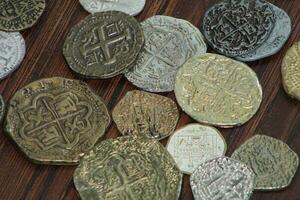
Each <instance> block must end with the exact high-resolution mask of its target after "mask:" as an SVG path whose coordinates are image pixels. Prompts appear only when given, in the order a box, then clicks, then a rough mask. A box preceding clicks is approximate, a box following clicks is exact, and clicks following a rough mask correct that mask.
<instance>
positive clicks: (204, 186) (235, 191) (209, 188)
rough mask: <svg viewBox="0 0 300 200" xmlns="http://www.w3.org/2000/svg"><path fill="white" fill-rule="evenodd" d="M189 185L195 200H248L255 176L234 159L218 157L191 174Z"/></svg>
mask: <svg viewBox="0 0 300 200" xmlns="http://www.w3.org/2000/svg"><path fill="white" fill-rule="evenodd" d="M190 183H191V187H192V191H193V195H194V198H195V200H202V199H209V200H220V199H222V200H233V199H238V200H248V199H250V197H251V194H252V191H253V187H254V183H255V174H254V173H253V171H252V170H251V169H250V168H248V167H247V166H246V165H244V164H242V163H240V162H238V161H236V160H234V159H231V158H227V157H220V158H216V159H214V160H210V161H207V162H205V163H203V164H201V165H200V166H199V167H198V168H197V169H196V170H195V171H194V173H193V174H192V176H191V178H190Z"/></svg>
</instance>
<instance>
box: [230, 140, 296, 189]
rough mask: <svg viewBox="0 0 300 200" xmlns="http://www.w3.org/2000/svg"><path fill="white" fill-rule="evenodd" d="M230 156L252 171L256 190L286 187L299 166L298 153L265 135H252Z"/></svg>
mask: <svg viewBox="0 0 300 200" xmlns="http://www.w3.org/2000/svg"><path fill="white" fill-rule="evenodd" d="M231 157H232V158H234V159H236V160H239V161H241V162H243V163H245V164H246V165H248V166H249V167H250V168H251V169H252V170H253V171H254V173H255V175H256V184H255V189H257V190H279V189H283V188H286V187H288V186H289V185H290V183H291V181H292V179H293V177H294V176H295V173H296V171H297V169H298V166H299V157H298V155H297V154H296V153H295V152H294V151H293V150H291V149H290V147H289V146H288V145H287V144H285V143H283V142H281V141H280V140H277V139H275V138H272V137H269V136H265V135H256V136H254V137H252V138H251V139H249V140H248V141H246V142H245V143H244V144H243V145H241V146H240V147H239V148H238V149H237V150H235V152H234V153H233V154H232V156H231Z"/></svg>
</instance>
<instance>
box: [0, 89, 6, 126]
mask: <svg viewBox="0 0 300 200" xmlns="http://www.w3.org/2000/svg"><path fill="white" fill-rule="evenodd" d="M4 113H5V103H4V100H3V98H2V96H1V95H0V123H1V122H2V119H3V116H4Z"/></svg>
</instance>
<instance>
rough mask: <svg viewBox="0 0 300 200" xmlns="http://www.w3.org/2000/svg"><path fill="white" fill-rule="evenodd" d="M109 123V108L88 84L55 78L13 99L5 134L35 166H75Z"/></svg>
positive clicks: (46, 80)
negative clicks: (38, 164)
mask: <svg viewBox="0 0 300 200" xmlns="http://www.w3.org/2000/svg"><path fill="white" fill-rule="evenodd" d="M109 122H110V116H109V113H108V110H107V108H106V106H105V104H104V103H103V102H102V100H101V99H100V98H99V97H98V96H97V95H96V94H95V93H93V91H91V90H90V89H89V87H88V86H87V84H85V83H83V82H80V81H76V80H70V79H64V78H59V77H55V78H48V79H41V80H39V81H35V82H33V83H31V84H29V85H27V86H26V87H24V88H23V89H21V90H19V91H18V92H17V93H16V94H15V95H14V96H13V97H12V99H11V100H10V102H9V105H8V112H7V116H6V125H5V130H6V132H7V133H8V134H9V135H10V137H11V138H12V139H13V140H14V141H15V142H16V143H17V145H18V147H19V148H20V149H21V150H22V151H23V152H24V153H25V154H26V155H27V157H28V158H29V159H31V160H32V161H34V162H37V163H42V164H75V163H77V162H78V161H79V158H80V156H82V155H83V154H84V153H85V152H87V151H89V150H90V149H91V148H92V147H93V146H94V144H95V143H96V142H97V140H98V139H99V138H100V137H101V136H102V135H103V134H104V132H105V130H106V128H107V127H108V125H109Z"/></svg>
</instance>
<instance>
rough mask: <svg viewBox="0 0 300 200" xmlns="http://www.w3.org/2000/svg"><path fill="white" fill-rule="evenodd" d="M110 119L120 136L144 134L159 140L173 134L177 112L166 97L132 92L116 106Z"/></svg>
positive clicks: (173, 104)
mask: <svg viewBox="0 0 300 200" xmlns="http://www.w3.org/2000/svg"><path fill="white" fill-rule="evenodd" d="M112 117H113V120H114V121H115V123H116V125H117V127H118V129H119V130H120V132H121V133H122V134H136V133H138V134H145V135H146V136H147V137H150V138H155V139H158V140H161V139H164V138H166V137H168V136H169V135H171V134H172V133H173V132H174V130H175V128H176V125H177V122H178V119H179V112H178V109H177V105H176V103H175V102H174V101H173V100H171V99H169V98H167V97H164V96H160V95H157V94H151V93H148V92H142V91H138V90H134V91H130V92H128V93H127V94H126V95H125V97H124V98H123V99H122V100H121V101H120V102H119V103H118V104H117V105H116V107H115V108H114V110H113V112H112Z"/></svg>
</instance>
